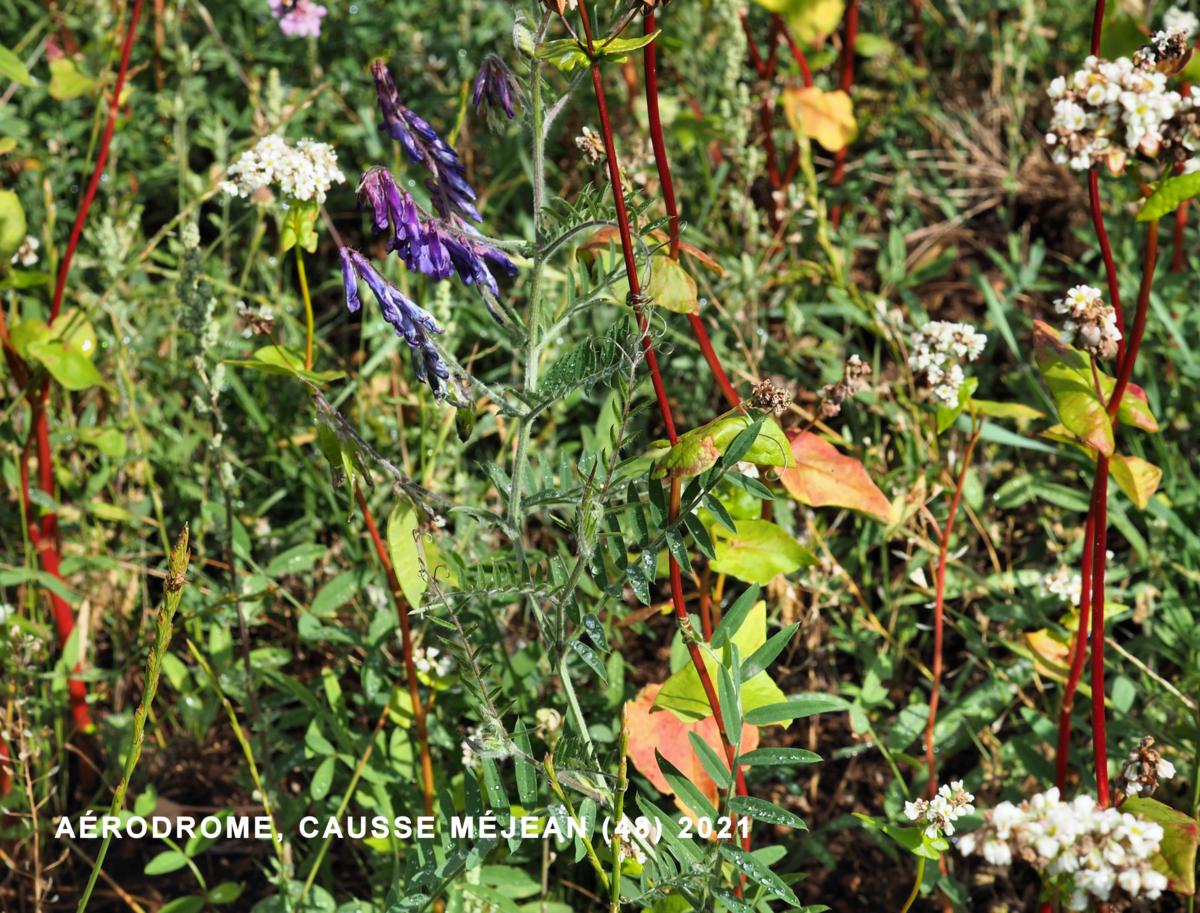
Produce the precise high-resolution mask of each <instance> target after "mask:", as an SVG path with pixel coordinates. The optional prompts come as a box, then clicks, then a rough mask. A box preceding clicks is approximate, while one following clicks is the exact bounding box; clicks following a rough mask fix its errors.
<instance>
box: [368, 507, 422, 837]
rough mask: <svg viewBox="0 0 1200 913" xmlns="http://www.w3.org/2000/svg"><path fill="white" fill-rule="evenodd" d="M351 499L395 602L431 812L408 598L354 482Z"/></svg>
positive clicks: (409, 693) (373, 520)
mask: <svg viewBox="0 0 1200 913" xmlns="http://www.w3.org/2000/svg"><path fill="white" fill-rule="evenodd" d="M354 499H355V500H356V501H357V502H358V509H359V510H361V511H362V515H363V520H365V521H366V524H367V532H368V533H370V535H371V543H372V544H373V545H374V546H375V554H376V556H377V557H378V558H379V563H380V564H382V565H383V570H384V573H385V574H386V575H387V580H388V586H389V587H390V589H391V591H392V600H393V602H395V604H396V617H397V618H398V619H399V621H400V643H401V648H402V649H403V650H404V675H405V678H406V679H407V680H408V697H409V700H410V701H411V702H412V707H413V711H412V713H413V722H414V723H415V724H416V728H417V743H418V745H419V746H420V750H421V785H422V786H423V787H424V793H425V814H426V815H432V814H433V789H434V787H433V756H432V755H431V754H430V751H429V727H428V725H427V723H426V719H425V705H424V703H422V701H421V689H420V686H419V685H418V680H417V665H416V662H415V661H414V659H413V639H412V626H411V625H410V624H409V619H408V601H407V600H406V599H405V598H404V590H402V589H401V588H400V580H399V578H398V577H397V576H396V570H395V568H394V567H392V559H391V558H390V556H389V554H388V550H387V546H386V545H385V544H384V541H383V537H382V536H381V535H380V534H379V527H378V526H377V525H376V524H375V516H374V515H373V514H372V513H371V508H370V507H368V506H367V499H366V498H364V497H363V493H362V489H361V488H359V487H358V486H357V485H355V486H354Z"/></svg>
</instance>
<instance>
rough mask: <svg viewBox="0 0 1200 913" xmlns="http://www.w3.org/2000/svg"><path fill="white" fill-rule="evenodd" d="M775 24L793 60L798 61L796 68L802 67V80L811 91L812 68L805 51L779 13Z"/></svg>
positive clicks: (776, 15)
mask: <svg viewBox="0 0 1200 913" xmlns="http://www.w3.org/2000/svg"><path fill="white" fill-rule="evenodd" d="M774 19H775V24H776V26H777V27H778V28H779V34H781V35H782V36H783V40H784V41H786V42H787V46H788V50H789V51H790V52H791V54H792V60H794V61H796V66H798V67H800V78H801V79H803V80H804V86H805V88H807V89H811V88H812V86H813V75H812V68H811V67H810V66H809V65H808V58H807V57H806V56H805V55H804V51H803V50H802V49H801V48H800V45H798V44H797V43H796V39H795V38H794V37H792V32H791V29H789V28H788V27H787V23H786V22H785V21H784V19H783V17H782V16H780V15H779V14H778V13H776V14H775V17H774Z"/></svg>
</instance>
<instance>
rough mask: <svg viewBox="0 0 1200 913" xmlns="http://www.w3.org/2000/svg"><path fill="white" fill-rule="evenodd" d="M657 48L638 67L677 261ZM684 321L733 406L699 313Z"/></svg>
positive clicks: (649, 22) (675, 206) (648, 28)
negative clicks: (641, 73) (641, 71)
mask: <svg viewBox="0 0 1200 913" xmlns="http://www.w3.org/2000/svg"><path fill="white" fill-rule="evenodd" d="M643 26H644V32H645V34H647V35H651V34H653V33H654V26H655V21H654V13H653V12H652V11H651V12H647V13H646V15H645V18H644V20H643ZM657 47H658V42H657V41H652V42H650V43H649V44H648V45H646V47H645V48H644V49H643V50H642V68H643V70H644V71H645V78H644V80H643V82H644V83H645V86H646V119H647V121H648V123H649V126H650V144H651V145H652V146H653V147H654V164H655V167H657V168H658V180H659V183H660V184H661V185H662V190H663V205H664V206H665V207H666V210H667V222H668V225H669V227H670V233H671V245H670V252H671V258H672V259H674V260H678V259H679V241H680V238H679V235H680V227H679V203H678V201H677V200H676V198H675V181H674V180H673V179H672V177H671V160H670V159H669V158H667V143H666V139H665V138H664V136H663V125H662V113H661V112H660V111H659V107H658V51H657ZM688 323H690V324H691V325H692V335H693V336H695V337H696V342H697V344H698V345H699V346H700V351H701V352H702V353H703V354H704V360H705V361H706V362H708V367H709V370H710V371H712V374H713V377H714V378H716V381H717V385H718V386H720V388H721V392H722V393H723V394H725V399H726V400H727V401H728V402H729V404H730V405H731V406H737V405H738V403H739V402H741V400H740V399H739V398H738V395H737V391H736V390H734V389H733V385H732V384H731V383H730V382H729V377H728V375H727V374H726V373H725V368H724V367H723V366H722V365H721V359H720V358H718V357H717V353H716V351H714V349H713V347H712V342H711V341H710V340H709V338H708V330H707V329H705V326H704V321H703V320H701V319H700V315H699V314H688Z"/></svg>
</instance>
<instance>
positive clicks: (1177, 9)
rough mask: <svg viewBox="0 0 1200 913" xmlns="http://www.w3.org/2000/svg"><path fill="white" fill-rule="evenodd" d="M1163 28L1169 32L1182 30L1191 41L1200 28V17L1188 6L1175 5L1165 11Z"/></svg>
mask: <svg viewBox="0 0 1200 913" xmlns="http://www.w3.org/2000/svg"><path fill="white" fill-rule="evenodd" d="M1163 29H1164V30H1165V31H1167V32H1182V33H1183V35H1184V37H1185V38H1186V39H1187V41H1189V42H1191V41H1193V40H1194V39H1195V37H1196V32H1197V30H1200V17H1197V16H1196V14H1195V13H1193V12H1192V11H1191V10H1190V9H1188V8H1187V7H1186V6H1173V7H1171V8H1170V9H1169V10H1167V11H1166V12H1165V13H1163Z"/></svg>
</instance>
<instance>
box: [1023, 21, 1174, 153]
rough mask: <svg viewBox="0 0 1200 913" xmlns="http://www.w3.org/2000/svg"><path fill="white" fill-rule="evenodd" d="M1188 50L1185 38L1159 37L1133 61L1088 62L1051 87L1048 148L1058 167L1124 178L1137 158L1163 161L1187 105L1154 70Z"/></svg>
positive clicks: (1166, 34)
mask: <svg viewBox="0 0 1200 913" xmlns="http://www.w3.org/2000/svg"><path fill="white" fill-rule="evenodd" d="M1185 46H1186V41H1185V39H1184V37H1183V34H1182V32H1159V33H1158V34H1157V35H1155V36H1154V38H1153V40H1152V42H1151V44H1150V45H1148V46H1147V47H1146V48H1143V49H1142V50H1141V51H1139V52H1138V53H1137V54H1136V55H1135V56H1134V58H1129V57H1122V58H1120V59H1118V60H1102V59H1100V58H1099V57H1096V56H1089V57H1088V58H1087V59H1086V60H1084V62H1083V68H1082V69H1080V70H1076V71H1075V72H1074V73H1073V74H1072V75H1071V77H1070V78H1069V79H1068V78H1066V77H1063V76H1059V77H1057V78H1055V79H1054V80H1053V81H1051V83H1050V87H1049V88H1048V89H1047V90H1046V94H1047V95H1048V96H1049V97H1050V98H1051V100H1053V102H1054V116H1053V117H1052V118H1051V121H1050V130H1049V132H1048V133H1047V134H1046V142H1047V143H1048V144H1049V145H1050V146H1052V147H1053V153H1052V157H1053V158H1054V161H1055V162H1057V163H1058V164H1060V165H1070V166H1071V168H1073V169H1075V170H1076V171H1086V170H1088V169H1089V168H1091V167H1092V166H1093V165H1098V164H1103V165H1106V166H1107V167H1108V169H1109V170H1110V171H1111V172H1112V173H1113V174H1119V173H1120V172H1121V171H1122V170H1124V168H1125V162H1126V160H1127V159H1128V158H1129V156H1130V155H1133V154H1134V153H1138V152H1140V153H1141V154H1142V155H1146V156H1150V157H1154V156H1156V155H1158V152H1159V149H1160V148H1162V145H1163V142H1164V140H1165V139H1166V138H1167V136H1166V133H1167V127H1168V124H1169V122H1170V121H1171V119H1172V118H1173V117H1175V115H1176V114H1177V113H1178V112H1179V110H1180V105H1181V102H1182V101H1183V99H1182V96H1181V95H1180V94H1179V93H1178V92H1176V91H1174V90H1171V89H1168V88H1167V76H1166V74H1165V73H1162V72H1159V71H1158V70H1157V69H1155V67H1156V66H1157V64H1158V62H1159V61H1162V60H1165V59H1168V58H1169V55H1171V54H1174V53H1175V52H1176V49H1180V52H1181V53H1182V49H1183V48H1184V47H1185Z"/></svg>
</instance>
